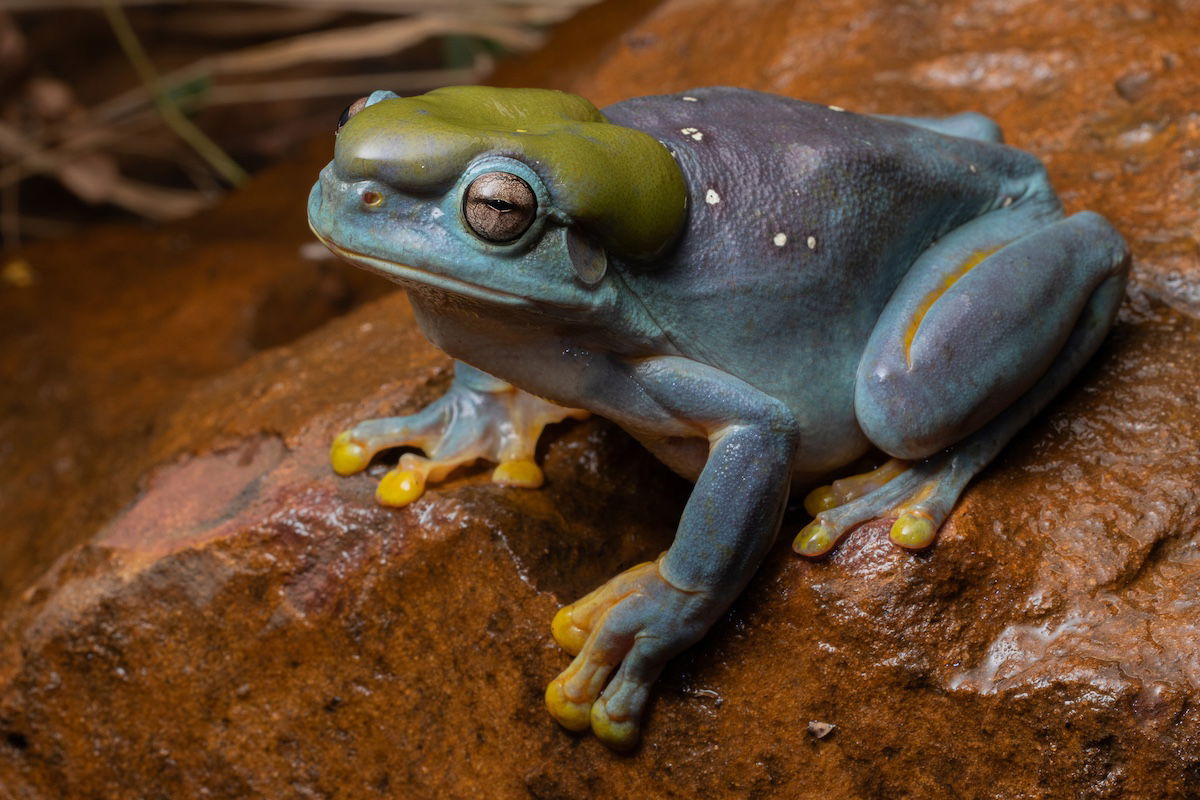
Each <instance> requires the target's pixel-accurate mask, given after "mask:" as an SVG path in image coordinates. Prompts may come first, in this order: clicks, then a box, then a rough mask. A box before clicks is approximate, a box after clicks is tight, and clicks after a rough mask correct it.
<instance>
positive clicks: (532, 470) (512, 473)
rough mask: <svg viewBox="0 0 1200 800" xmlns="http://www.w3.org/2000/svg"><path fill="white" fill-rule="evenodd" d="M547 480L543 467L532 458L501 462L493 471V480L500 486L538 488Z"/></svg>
mask: <svg viewBox="0 0 1200 800" xmlns="http://www.w3.org/2000/svg"><path fill="white" fill-rule="evenodd" d="M545 481H546V476H545V475H543V474H542V468H541V467H539V466H538V465H537V463H536V462H535V461H533V460H532V459H527V458H523V459H518V460H516V461H504V462H501V463H500V464H499V465H498V466H497V467H496V469H495V470H493V471H492V482H493V483H496V484H498V485H500V486H515V487H518V488H521V489H537V488H538V487H540V486H541V485H542V484H543V483H545Z"/></svg>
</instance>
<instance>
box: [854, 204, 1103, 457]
mask: <svg viewBox="0 0 1200 800" xmlns="http://www.w3.org/2000/svg"><path fill="white" fill-rule="evenodd" d="M1008 211H1009V209H1004V210H1001V211H997V212H992V214H989V215H987V216H985V217H981V218H979V219H977V220H975V221H973V222H972V223H969V224H968V225H967V226H964V227H963V228H961V229H959V230H958V231H955V232H954V233H953V234H951V235H950V236H947V237H946V238H945V239H943V240H942V241H941V242H939V243H938V244H936V245H935V246H933V247H931V248H930V249H929V250H928V251H926V253H925V254H924V255H923V256H922V257H921V258H920V259H919V260H918V261H917V262H916V263H915V264H914V265H913V267H912V269H911V270H910V271H909V274H908V275H907V276H906V277H905V279H904V281H902V282H901V285H900V286H899V287H898V288H897V290H896V292H895V294H894V295H893V297H892V299H891V300H890V301H889V302H888V305H887V306H886V307H885V309H884V311H883V313H882V314H881V315H880V319H879V322H878V324H877V327H876V329H875V331H874V332H873V333H872V336H871V339H870V340H869V342H868V344H867V348H866V350H865V352H864V355H863V358H862V361H861V363H860V365H859V370H858V376H857V384H856V387H855V412H856V415H857V417H858V421H859V424H860V425H861V426H862V428H863V431H864V432H865V433H866V434H867V436H868V437H869V438H870V439H871V441H872V442H874V443H875V444H876V445H877V446H878V447H880V448H881V449H882V450H884V451H885V452H887V453H889V454H891V455H893V456H896V457H898V458H906V459H918V458H923V457H926V456H928V455H930V454H932V453H935V452H937V451H939V450H941V449H943V448H945V447H947V446H949V445H951V444H953V443H954V442H956V441H958V440H959V439H962V438H963V437H964V436H966V435H968V434H970V433H971V432H973V431H975V430H977V429H978V428H979V427H981V426H982V425H983V424H984V423H986V422H987V421H988V420H989V419H991V418H992V417H994V416H995V415H996V414H997V413H998V412H999V411H1001V410H1002V409H1004V408H1006V407H1007V406H1009V405H1011V404H1012V403H1013V402H1014V401H1015V400H1016V399H1017V398H1018V397H1020V396H1021V395H1022V394H1023V393H1025V392H1026V391H1027V390H1028V389H1029V388H1030V387H1031V386H1032V385H1033V384H1034V383H1035V382H1036V381H1037V380H1038V378H1039V377H1040V376H1041V375H1042V374H1043V373H1045V372H1046V370H1047V369H1048V368H1049V366H1050V365H1051V363H1052V362H1053V361H1054V359H1055V357H1056V355H1057V354H1058V353H1059V351H1060V350H1061V349H1062V347H1063V345H1064V343H1065V342H1066V341H1067V338H1068V336H1070V334H1071V332H1072V330H1073V329H1074V328H1075V327H1076V321H1077V320H1078V319H1079V317H1080V315H1081V313H1082V311H1083V310H1084V308H1085V307H1086V306H1087V304H1088V303H1089V300H1091V298H1092V296H1093V294H1094V293H1095V292H1096V290H1097V289H1098V288H1099V287H1100V285H1101V284H1102V283H1103V282H1104V281H1105V280H1107V279H1110V278H1111V279H1113V280H1117V281H1120V280H1123V278H1122V277H1121V276H1123V274H1124V272H1123V270H1124V264H1125V263H1126V256H1127V251H1126V249H1125V244H1124V242H1123V241H1122V239H1121V237H1120V235H1119V234H1117V232H1116V231H1114V230H1113V228H1112V227H1111V226H1110V225H1109V224H1108V223H1107V222H1106V221H1105V220H1104V219H1103V218H1102V217H1100V216H1098V215H1096V214H1093V213H1091V212H1082V213H1079V214H1076V215H1074V216H1072V217H1070V218H1068V219H1065V220H1058V221H1055V222H1052V223H1050V224H1048V225H1045V226H1044V227H1040V228H1037V229H1035V230H1033V231H1032V232H1028V233H1025V234H1024V235H1022V236H1019V237H1018V236H1013V234H1014V233H1015V232H1016V231H1015V230H1014V228H1019V227H1020V226H1021V225H1022V224H1023V223H1027V222H1034V221H1035V220H1036V217H1035V216H1033V215H1028V214H1024V215H1023V214H1022V213H1017V214H1010V215H1008V216H1002V215H1004V214H1006V212H1008ZM998 236H999V237H1003V238H1009V243H1008V244H1003V245H999V246H997V243H996V237H998ZM1010 237H1011V238H1010ZM1118 288H1119V287H1118ZM1106 295H1107V293H1106ZM1118 296H1119V295H1118ZM1112 311H1115V305H1114V307H1113V309H1112ZM1089 318H1090V316H1089ZM1108 319H1109V320H1111V313H1110V314H1109V317H1108Z"/></svg>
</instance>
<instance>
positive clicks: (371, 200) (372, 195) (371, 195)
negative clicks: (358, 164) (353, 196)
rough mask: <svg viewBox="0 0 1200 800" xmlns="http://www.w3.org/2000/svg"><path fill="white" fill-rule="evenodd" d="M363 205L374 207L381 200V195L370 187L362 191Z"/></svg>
mask: <svg viewBox="0 0 1200 800" xmlns="http://www.w3.org/2000/svg"><path fill="white" fill-rule="evenodd" d="M362 201H363V205H365V206H369V207H371V208H375V207H376V206H378V205H379V204H380V203H382V202H383V195H381V194H380V193H379V192H373V191H371V190H370V189H368V190H367V191H365V192H363V193H362Z"/></svg>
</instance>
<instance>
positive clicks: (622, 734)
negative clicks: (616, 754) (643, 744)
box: [591, 700, 640, 750]
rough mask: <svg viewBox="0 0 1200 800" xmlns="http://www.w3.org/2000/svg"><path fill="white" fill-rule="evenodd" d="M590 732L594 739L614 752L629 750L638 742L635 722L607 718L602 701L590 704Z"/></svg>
mask: <svg viewBox="0 0 1200 800" xmlns="http://www.w3.org/2000/svg"><path fill="white" fill-rule="evenodd" d="M591 716H592V732H593V733H595V734H596V738H597V739H599V740H600V741H602V742H604V743H605V744H606V745H608V746H609V747H611V748H612V749H614V750H629V749H630V748H632V747H633V746H634V745H636V744H637V742H638V735H639V733H640V731H639V730H638V724H637V721H636V720H632V719H626V720H614V719H613V718H611V717H610V716H608V710H607V709H606V708H605V706H604V701H603V700H599V701H597V702H596V703H593V704H592V714H591Z"/></svg>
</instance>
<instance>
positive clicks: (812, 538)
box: [792, 512, 837, 558]
mask: <svg viewBox="0 0 1200 800" xmlns="http://www.w3.org/2000/svg"><path fill="white" fill-rule="evenodd" d="M817 513H820V512H817ZM836 541H837V540H836V539H835V538H834V534H833V531H831V530H830V529H829V528H828V527H827V526H825V525H822V524H821V523H820V522H819V521H817V520H813V521H812V522H810V523H808V524H807V525H805V526H804V527H803V528H802V529H801V530H800V532H799V533H798V534H796V538H795V539H794V540H792V549H793V550H795V551H796V552H797V553H799V554H800V555H802V556H809V557H813V558H815V557H816V556H823V555H825V554H826V553H828V552H829V550H830V549H831V548H832V547H833V545H834V544H835V543H836Z"/></svg>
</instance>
